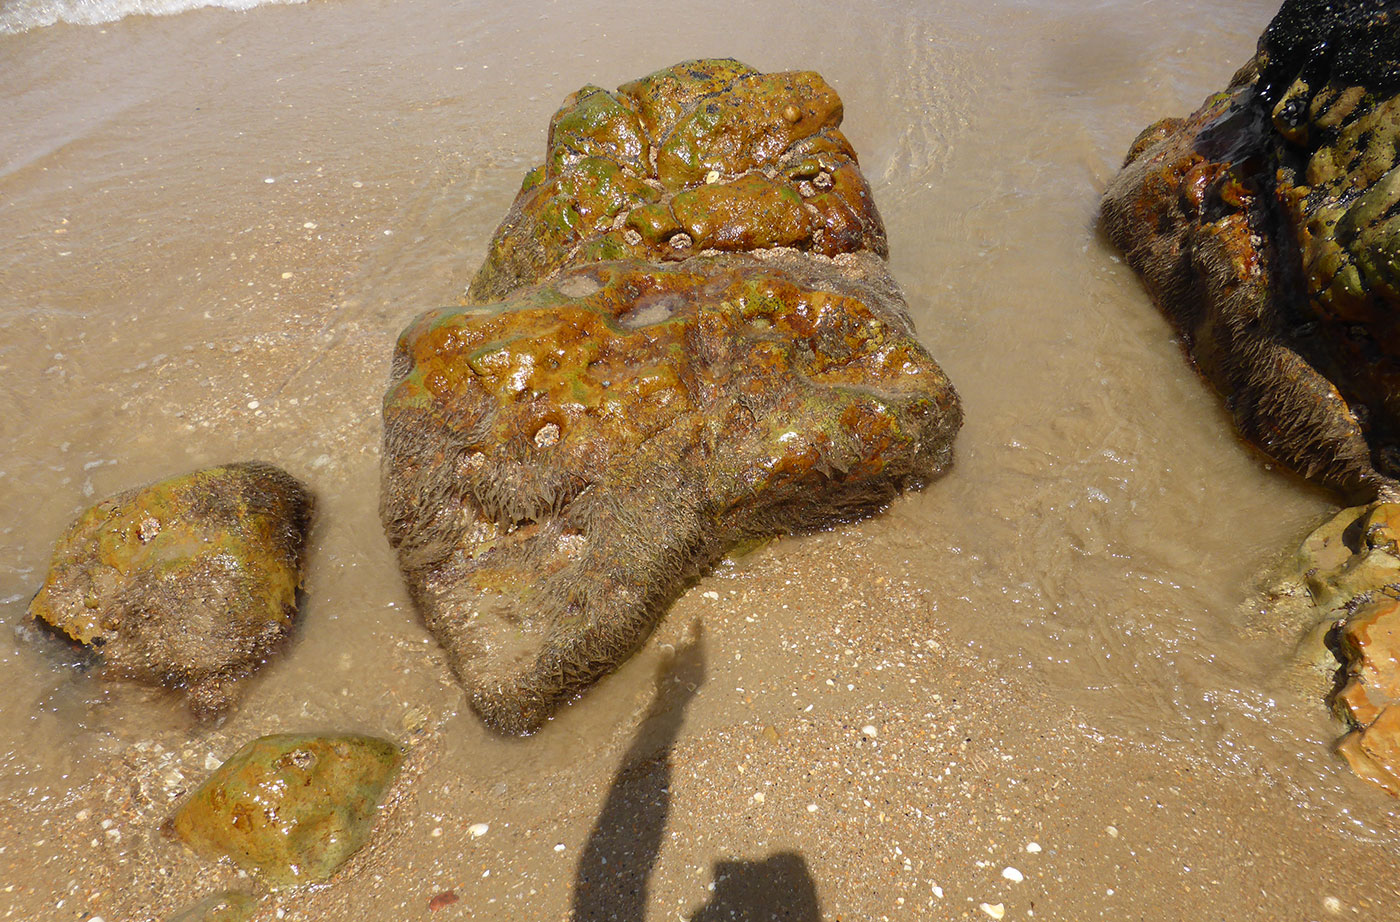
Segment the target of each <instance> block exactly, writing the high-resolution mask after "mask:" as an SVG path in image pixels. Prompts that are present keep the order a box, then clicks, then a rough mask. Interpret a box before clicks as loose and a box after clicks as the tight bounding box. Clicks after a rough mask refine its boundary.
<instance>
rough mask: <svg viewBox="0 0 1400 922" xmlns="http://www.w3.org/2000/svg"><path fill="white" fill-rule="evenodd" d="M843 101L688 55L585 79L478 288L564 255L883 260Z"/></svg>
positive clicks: (806, 81) (512, 284) (780, 78)
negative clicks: (797, 254)
mask: <svg viewBox="0 0 1400 922" xmlns="http://www.w3.org/2000/svg"><path fill="white" fill-rule="evenodd" d="M841 115H842V108H841V99H840V98H839V97H838V96H837V95H836V92H835V91H834V90H832V88H831V87H829V86H827V84H826V81H825V80H823V79H822V78H821V77H820V76H819V75H817V74H814V73H811V72H799V73H783V74H760V73H758V72H757V71H755V70H754V69H753V68H751V67H748V66H747V65H744V64H740V63H739V62H738V61H733V60H706V61H688V62H686V63H683V64H677V65H676V66H675V67H670V68H667V69H666V70H663V71H658V72H657V73H655V74H652V75H651V76H649V77H644V78H642V79H640V80H634V81H632V82H630V83H625V84H623V85H622V86H621V87H619V88H618V89H617V91H616V92H613V93H609V92H607V91H606V90H603V89H601V88H599V87H596V86H587V87H584V88H583V89H581V90H579V91H578V92H577V93H574V94H573V95H571V96H569V98H568V99H566V100H564V104H563V106H561V107H560V109H559V111H558V112H556V113H555V114H554V118H553V119H551V120H550V125H549V142H548V145H547V148H546V151H545V160H544V163H543V164H541V165H540V166H539V167H536V168H535V169H534V170H533V171H531V172H530V174H529V175H528V176H526V177H525V182H524V185H523V188H522V189H521V192H520V195H519V197H517V198H516V200H515V204H514V205H513V206H512V207H511V209H510V213H509V214H508V215H506V218H505V220H504V221H502V222H501V226H500V227H499V228H498V229H497V231H496V235H495V237H494V238H493V239H492V241H491V248H490V251H489V253H488V254H487V257H486V262H485V263H484V264H483V265H482V267H481V270H480V272H478V273H477V276H476V279H475V280H474V281H473V282H472V285H471V289H470V292H469V296H470V298H471V300H473V301H478V302H480V301H491V300H496V299H498V298H501V297H503V296H505V295H507V294H509V293H510V292H511V291H513V290H515V289H516V288H518V287H520V286H521V285H529V284H532V283H534V282H537V281H540V280H541V279H543V278H544V277H546V276H547V275H549V274H550V273H552V272H554V271H556V270H557V269H559V268H560V267H562V266H564V265H566V264H571V265H572V264H579V263H583V262H593V261H598V260H605V259H639V260H643V261H648V262H659V261H663V260H676V259H684V258H686V257H688V256H691V255H693V254H695V253H698V252H701V251H703V250H722V251H725V252H748V251H753V250H760V249H769V248H772V247H792V248H796V249H801V250H804V251H808V252H811V253H818V254H821V255H823V256H836V255H838V254H840V253H852V252H857V251H860V250H869V251H871V252H874V253H877V254H879V255H880V256H884V255H885V229H884V225H883V224H881V222H880V216H879V214H878V213H877V212H876V211H875V204H874V201H873V200H872V199H871V196H870V187H869V186H867V185H866V182H865V177H864V176H863V175H862V173H861V172H860V167H859V166H858V165H857V163H856V155H855V151H854V150H852V149H851V145H850V142H849V141H847V140H846V138H845V136H844V135H842V134H841V132H840V130H839V129H838V127H837V126H839V125H840V124H841Z"/></svg>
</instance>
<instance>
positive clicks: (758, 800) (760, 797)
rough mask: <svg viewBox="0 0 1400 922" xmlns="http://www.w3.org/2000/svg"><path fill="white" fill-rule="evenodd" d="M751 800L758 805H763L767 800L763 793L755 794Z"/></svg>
mask: <svg viewBox="0 0 1400 922" xmlns="http://www.w3.org/2000/svg"><path fill="white" fill-rule="evenodd" d="M750 799H751V800H752V801H753V802H754V803H756V804H761V803H763V801H764V800H765V799H766V798H764V796H763V792H762V791H759V792H757V793H756V794H754V795H753V797H752V798H750Z"/></svg>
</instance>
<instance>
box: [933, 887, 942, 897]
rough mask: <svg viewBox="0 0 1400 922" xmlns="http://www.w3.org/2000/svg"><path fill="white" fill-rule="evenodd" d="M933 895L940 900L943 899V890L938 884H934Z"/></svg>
mask: <svg viewBox="0 0 1400 922" xmlns="http://www.w3.org/2000/svg"><path fill="white" fill-rule="evenodd" d="M933 895H934V896H936V897H938V898H939V899H940V900H941V899H943V888H942V887H940V886H938V884H934V885H933Z"/></svg>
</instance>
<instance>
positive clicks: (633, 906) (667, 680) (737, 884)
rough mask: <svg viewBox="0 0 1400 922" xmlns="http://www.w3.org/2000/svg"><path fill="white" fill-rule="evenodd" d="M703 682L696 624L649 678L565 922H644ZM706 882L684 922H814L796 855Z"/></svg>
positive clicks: (720, 866) (739, 864)
mask: <svg viewBox="0 0 1400 922" xmlns="http://www.w3.org/2000/svg"><path fill="white" fill-rule="evenodd" d="M704 678H705V651H704V642H703V637H701V635H700V633H699V628H698V626H697V629H696V633H695V639H694V640H692V641H690V642H689V643H687V644H686V645H685V646H684V647H683V648H681V649H680V650H679V651H678V652H677V653H676V655H675V657H674V659H672V660H671V661H670V662H669V663H667V664H665V665H664V666H663V667H662V668H661V670H660V671H659V672H658V673H657V677H656V696H655V698H654V700H653V701H652V705H651V708H650V709H649V710H648V711H647V716H646V719H645V720H643V721H642V724H641V726H640V728H639V729H638V731H637V736H636V739H634V740H633V741H632V745H631V747H629V749H628V750H627V755H626V756H625V757H624V758H623V760H622V767H621V768H619V769H618V773H617V777H616V778H615V779H613V784H612V788H611V789H610V790H609V791H608V798H607V801H606V802H605V803H604V805H603V812H602V814H601V815H600V816H599V817H598V822H597V823H595V824H594V826H593V831H592V833H590V834H589V837H588V842H587V843H586V844H585V845H584V848H583V855H582V857H581V858H580V860H579V866H578V874H577V877H576V879H575V881H574V905H573V919H574V922H644V920H645V919H646V918H647V908H648V884H649V880H650V878H651V875H652V872H653V870H655V867H656V861H657V858H658V856H659V854H660V852H661V837H662V835H663V833H664V832H665V829H666V817H667V815H668V813H669V812H670V807H671V750H672V748H673V747H674V746H675V742H676V738H677V736H678V735H679V734H680V728H681V724H682V722H683V721H684V718H685V709H686V707H687V706H688V705H689V704H690V701H691V699H692V698H694V697H695V692H696V691H697V690H698V689H699V687H700V684H701V682H703V681H704ZM713 879H714V883H713V885H712V887H711V889H712V891H713V895H712V896H711V897H710V899H709V902H707V903H706V904H705V905H704V906H702V907H701V908H700V909H699V910H698V911H696V912H695V913H694V914H693V915H691V916H689V918H690V919H691V920H692V922H721V920H723V922H760V920H784V922H820V920H821V907H820V904H819V903H818V901H817V890H816V885H815V883H814V882H813V880H812V875H811V874H810V873H809V872H808V870H807V862H806V860H805V859H804V858H803V857H802V856H801V855H799V854H797V853H795V852H777V853H775V854H773V855H770V856H768V857H767V858H766V859H763V860H760V861H744V860H731V861H720V862H717V863H716V864H715V868H714V878H713Z"/></svg>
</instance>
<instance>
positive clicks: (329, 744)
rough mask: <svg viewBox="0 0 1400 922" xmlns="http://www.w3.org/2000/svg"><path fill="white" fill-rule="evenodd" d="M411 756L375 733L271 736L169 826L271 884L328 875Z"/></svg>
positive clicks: (217, 776)
mask: <svg viewBox="0 0 1400 922" xmlns="http://www.w3.org/2000/svg"><path fill="white" fill-rule="evenodd" d="M402 761H403V755H402V753H401V752H400V751H399V748H398V747H397V746H395V745H394V744H393V743H390V742H388V741H387V740H381V739H376V738H374V737H368V736H334V737H318V736H302V735H296V734H280V735H276V736H264V737H261V738H259V739H256V740H254V741H253V742H251V743H249V744H248V745H246V746H244V747H243V748H242V749H240V750H238V752H236V753H234V755H233V756H232V757H231V758H230V759H229V760H228V761H227V762H225V763H224V764H223V765H222V766H220V767H219V769H218V771H216V772H215V773H214V774H213V775H211V776H210V777H209V778H208V779H207V780H206V781H205V782H204V783H203V784H202V785H200V786H199V788H197V789H196V790H195V792H194V794H192V795H191V796H190V798H189V800H187V801H186V802H185V803H184V804H183V805H182V806H181V807H180V809H179V810H178V811H176V813H175V815H174V817H172V818H171V821H170V824H169V828H170V829H171V830H172V831H173V832H174V833H175V835H177V836H178V837H179V838H180V839H182V840H183V841H184V842H185V844H187V845H189V846H190V848H192V849H194V851H195V852H196V853H198V854H200V855H202V856H204V857H206V858H210V859H219V858H223V857H228V858H230V859H231V860H232V861H233V863H234V864H236V865H238V866H239V867H240V868H243V869H245V870H249V871H255V872H257V873H258V874H260V875H261V876H262V878H263V880H264V881H265V882H266V883H267V884H268V885H269V886H271V887H273V888H277V887H286V886H295V885H297V884H302V883H307V882H309V881H319V880H324V879H326V878H327V877H329V876H330V875H331V874H332V873H334V872H335V870H336V869H337V868H338V867H340V865H341V864H343V863H344V862H345V860H346V859H348V858H349V857H350V855H351V854H353V853H354V852H355V851H356V850H357V849H358V848H359V847H360V846H362V845H364V844H365V842H366V841H368V839H369V833H370V828H371V827H372V826H373V824H374V819H375V816H376V814H377V813H378V807H379V801H380V799H381V798H382V797H383V795H384V792H385V790H386V789H387V788H388V786H389V782H390V781H391V780H392V779H393V777H394V775H395V774H396V773H397V772H398V769H399V765H400V764H401V763H402Z"/></svg>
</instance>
